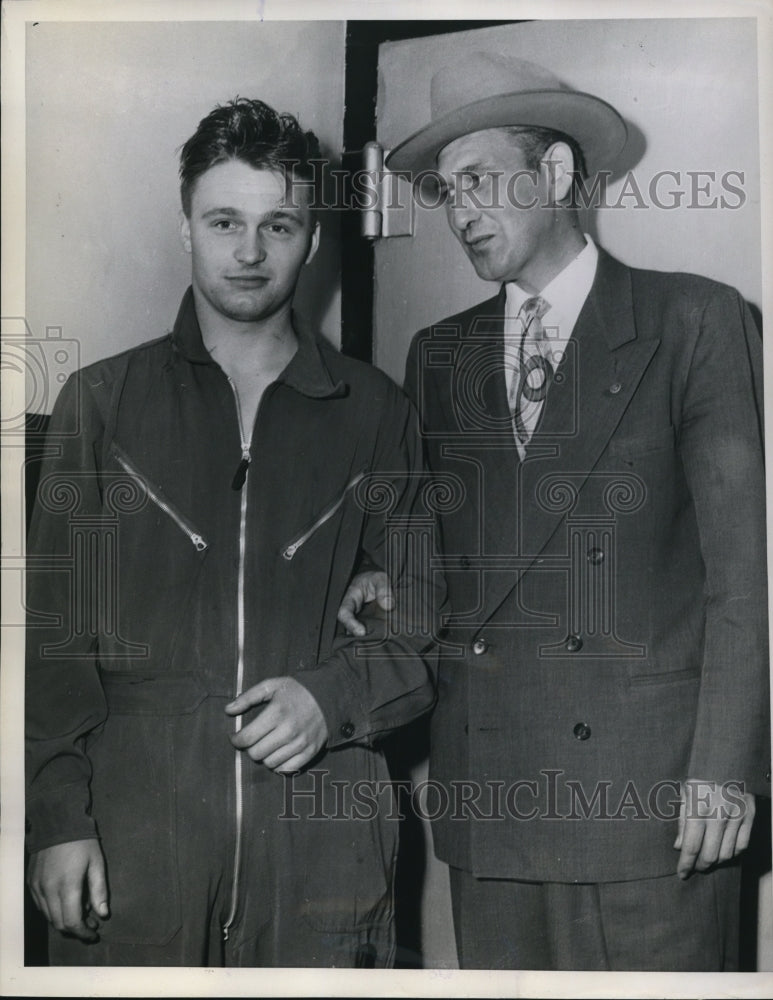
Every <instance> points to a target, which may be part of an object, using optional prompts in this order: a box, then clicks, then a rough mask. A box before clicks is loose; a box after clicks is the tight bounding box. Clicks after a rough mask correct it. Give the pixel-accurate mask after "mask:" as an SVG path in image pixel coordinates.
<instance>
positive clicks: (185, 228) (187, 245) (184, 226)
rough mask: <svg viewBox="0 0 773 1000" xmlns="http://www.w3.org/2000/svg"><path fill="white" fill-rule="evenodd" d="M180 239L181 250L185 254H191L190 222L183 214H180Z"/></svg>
mask: <svg viewBox="0 0 773 1000" xmlns="http://www.w3.org/2000/svg"><path fill="white" fill-rule="evenodd" d="M180 239H181V240H182V244H183V250H185V252H186V253H190V252H191V222H190V219H189V218H188V216H187V215H186V214H185V212H182V211H181V212H180Z"/></svg>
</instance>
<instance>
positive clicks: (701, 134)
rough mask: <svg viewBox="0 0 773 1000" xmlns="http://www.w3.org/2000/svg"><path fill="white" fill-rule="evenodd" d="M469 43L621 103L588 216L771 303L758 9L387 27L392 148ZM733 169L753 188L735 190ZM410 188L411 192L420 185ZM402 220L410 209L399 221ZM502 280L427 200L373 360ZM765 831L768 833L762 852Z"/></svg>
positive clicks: (646, 256)
mask: <svg viewBox="0 0 773 1000" xmlns="http://www.w3.org/2000/svg"><path fill="white" fill-rule="evenodd" d="M472 51H492V52H498V53H504V54H511V55H515V56H519V57H521V58H526V59H530V60H532V61H534V62H537V63H540V64H542V65H544V66H545V67H547V68H548V69H550V70H552V71H554V72H555V73H557V74H558V75H559V76H560V77H561V78H562V79H564V80H565V81H566V82H567V83H568V84H570V85H571V86H573V87H575V88H577V89H579V90H584V91H588V92H590V93H593V94H596V95H597V96H599V97H602V98H604V99H606V100H607V101H609V102H610V103H611V104H612V105H613V106H615V107H616V108H617V109H618V110H619V111H620V112H621V114H622V115H623V116H624V117H625V118H626V120H627V122H628V124H629V135H630V139H629V143H628V146H627V149H626V150H625V151H624V153H623V154H622V157H621V158H620V160H619V162H617V163H616V164H615V165H614V167H615V176H614V177H613V178H612V180H611V182H610V184H609V188H608V193H607V196H606V198H605V200H604V205H605V207H601V208H599V209H598V210H597V211H595V213H593V214H591V213H585V218H584V226H585V228H586V231H589V232H590V233H591V235H592V236H593V237H594V238H595V239H596V240H597V241H598V242H599V243H601V244H602V245H603V246H604V247H606V248H607V249H608V250H610V251H611V252H612V253H613V254H614V255H615V256H617V257H619V258H621V259H622V260H623V261H625V262H626V263H629V264H632V265H636V266H641V267H652V268H656V269H659V270H682V271H693V272H697V273H699V274H704V275H707V276H708V277H712V278H716V279H718V280H720V281H725V282H728V283H730V284H733V285H735V286H736V287H738V288H739V289H740V291H741V293H742V294H743V295H744V296H745V297H746V298H747V300H748V301H749V302H750V304H751V305H752V307H753V309H754V308H755V307H756V310H757V315H758V316H759V307H760V306H761V304H762V278H761V259H760V258H761V250H760V218H759V142H758V120H757V104H756V100H755V99H754V98H753V97H751V96H750V95H756V93H757V67H756V52H757V42H756V34H755V23H754V21H753V20H749V19H743V20H741V19H691V20H687V19H675V20H607V21H601V20H573V21H532V22H526V23H524V22H522V23H516V24H511V25H506V26H499V27H492V28H484V29H478V30H473V31H464V32H459V33H458V34H443V35H441V36H431V37H424V38H416V39H410V40H406V41H399V42H387V43H384V44H382V45H381V46H380V48H379V86H378V101H377V121H378V133H377V134H378V141H379V143H380V145H381V146H382V147H384V148H385V149H390V148H393V147H394V146H395V145H397V143H399V142H400V141H402V140H403V139H405V138H407V136H408V135H410V134H412V133H413V132H414V131H416V130H417V129H419V128H421V127H422V126H423V125H424V124H426V123H427V122H428V121H429V119H430V107H429V83H430V79H431V76H432V74H433V73H434V72H435V70H436V69H438V68H439V67H440V66H442V65H445V64H450V63H453V61H454V60H455V59H457V58H459V57H460V56H462V55H463V54H464V53H467V52H472ZM718 52H721V53H722V58H721V61H718V59H717V53H718ZM718 95H721V97H720V98H718ZM634 167H635V171H634ZM632 172H633V173H632ZM732 185H735V186H736V187H737V188H738V189H739V190H740V192H741V193H740V194H738V195H735V196H732V197H731V196H730V191H729V187H728V186H732ZM401 193H402V198H403V199H405V198H407V186H406V187H402V186H401ZM723 197H724V201H725V202H726V204H725V206H724V208H723V205H722V198H723ZM427 201H429V199H427ZM403 228H404V217H403V216H402V215H401V216H400V218H399V219H398V221H397V223H396V225H395V226H394V227H393V229H394V231H398V232H399V231H401V230H402V229H403ZM728 247H732V253H728V249H727V248H728ZM495 291H496V288H495V286H493V285H492V284H491V283H487V282H484V281H481V280H480V279H478V277H477V276H476V275H475V273H474V271H473V269H472V267H471V265H470V264H469V262H468V261H467V258H466V257H465V255H464V253H463V251H462V249H461V247H460V246H459V245H458V244H457V243H456V241H455V240H454V239H453V238H452V236H451V234H450V232H449V230H448V226H447V223H446V219H445V212H444V210H443V208H442V207H441V208H435V209H431V208H424V209H420V208H418V207H417V206H414V210H413V219H412V233H411V234H410V235H400V236H393V237H388V238H381V239H378V240H377V241H376V244H375V291H374V324H373V329H374V333H373V355H374V362H375V363H376V364H377V365H378V366H379V367H381V368H382V369H383V370H384V371H386V372H387V373H388V374H389V375H391V376H392V378H394V379H395V381H397V382H398V383H402V378H403V372H404V365H405V357H406V353H407V350H408V345H409V343H410V340H411V337H412V335H413V334H414V333H415V332H416V330H418V329H420V328H421V327H423V326H425V325H427V324H429V323H431V322H433V321H437V320H439V319H441V318H443V317H444V316H448V315H451V314H453V313H455V312H457V311H459V310H461V309H464V308H466V307H468V306H471V305H473V304H474V303H475V302H479V301H481V300H483V299H486V298H489V297H490V296H491V295H493V294H495ZM412 774H413V777H414V780H415V781H416V782H421V781H423V780H424V779H425V778H426V775H427V762H426V759H422V760H418V761H414V762H413V764H412ZM421 831H422V836H423V838H424V850H426V878H425V881H424V886H423V890H422V893H421V906H422V911H421V913H422V916H421V931H422V948H423V961H424V965H425V967H454V966H455V963H456V958H455V947H454V942H453V935H452V931H451V927H452V925H451V910H450V894H449V889H448V872H447V869H446V866H445V865H443V864H441V863H440V862H438V861H437V860H435V859H434V858H433V856H432V853H431V849H430V847H431V831H430V829H429V824H428V823H427V822H426V821H423V822H422V823H421ZM768 839H769V833H766V834H765V835H764V836H763V837H762V843H763V848H762V850H763V852H764V851H765V849H766V848H767V842H768ZM762 868H763V870H764V868H765V864H764V862H763V865H762ZM769 896H770V876H769V874H768V875H765V876H764V881H763V886H762V891H761V892H760V898H759V910H760V918H759V926H760V929H761V933H760V948H759V968H773V945H772V944H771V941H770V926H771V922H772V917H771V905H770V899H769ZM766 928H767V930H766Z"/></svg>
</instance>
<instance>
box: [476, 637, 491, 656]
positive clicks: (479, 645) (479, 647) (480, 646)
mask: <svg viewBox="0 0 773 1000" xmlns="http://www.w3.org/2000/svg"><path fill="white" fill-rule="evenodd" d="M487 649H488V643H487V642H486V640H485V639H476V640H475V642H474V643H473V644H472V651H473V653H475V655H476V656H481V655H482V654H483V653H485V652H486V650H487Z"/></svg>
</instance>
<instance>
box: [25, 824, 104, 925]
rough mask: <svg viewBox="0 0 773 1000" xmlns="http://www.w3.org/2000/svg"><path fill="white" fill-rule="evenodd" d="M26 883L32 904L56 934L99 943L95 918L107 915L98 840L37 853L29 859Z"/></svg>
mask: <svg viewBox="0 0 773 1000" xmlns="http://www.w3.org/2000/svg"><path fill="white" fill-rule="evenodd" d="M27 883H28V885H29V887H30V892H31V893H32V898H33V899H34V900H35V904H36V905H37V906H38V908H39V909H40V910H41V912H42V913H43V915H44V916H45V918H46V920H48V921H49V923H51V924H53V925H54V927H55V928H56V929H57V930H58V931H61V932H62V933H63V934H73V935H75V937H78V938H80V939H81V940H82V941H98V940H99V934H98V933H97V931H98V929H99V921H98V920H97V919H96V918H95V917H94V914H95V913H96V914H98V915H99V916H100V917H102V918H103V919H106V918H107V917H109V916H110V911H109V909H108V905H107V880H106V878H105V859H104V857H103V856H102V849H101V848H100V846H99V841H98V840H71V841H68V842H67V843H65V844H55V845H54V846H53V847H44V848H43V850H42V851H37V852H36V853H35V854H33V855H32V857H31V858H30V864H29V869H28V872H27ZM84 890H85V891H84Z"/></svg>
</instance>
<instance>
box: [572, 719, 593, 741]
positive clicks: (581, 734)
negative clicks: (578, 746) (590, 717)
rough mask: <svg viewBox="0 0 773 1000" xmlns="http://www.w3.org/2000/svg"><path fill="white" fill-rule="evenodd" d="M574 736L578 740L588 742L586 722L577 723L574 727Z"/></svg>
mask: <svg viewBox="0 0 773 1000" xmlns="http://www.w3.org/2000/svg"><path fill="white" fill-rule="evenodd" d="M573 732H574V736H575V739H578V740H589V739H590V726H589V725H588V724H587V722H578V723H577V725H576V726H575V727H574V730H573Z"/></svg>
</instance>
